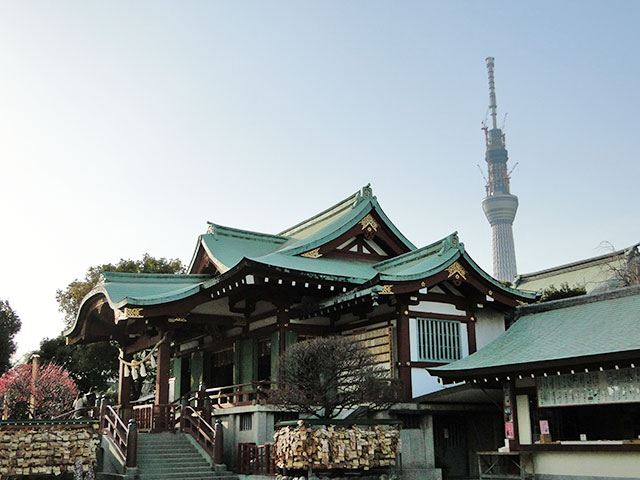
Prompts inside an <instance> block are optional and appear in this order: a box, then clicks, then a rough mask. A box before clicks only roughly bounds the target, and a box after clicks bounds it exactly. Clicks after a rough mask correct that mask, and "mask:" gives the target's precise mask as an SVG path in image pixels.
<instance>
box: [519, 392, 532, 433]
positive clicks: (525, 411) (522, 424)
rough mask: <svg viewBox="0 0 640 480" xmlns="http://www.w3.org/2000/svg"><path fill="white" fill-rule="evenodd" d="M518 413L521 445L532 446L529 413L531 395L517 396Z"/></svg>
mask: <svg viewBox="0 0 640 480" xmlns="http://www.w3.org/2000/svg"><path fill="white" fill-rule="evenodd" d="M516 412H517V417H518V439H519V441H520V444H521V445H531V442H532V437H531V419H530V412H529V395H516Z"/></svg>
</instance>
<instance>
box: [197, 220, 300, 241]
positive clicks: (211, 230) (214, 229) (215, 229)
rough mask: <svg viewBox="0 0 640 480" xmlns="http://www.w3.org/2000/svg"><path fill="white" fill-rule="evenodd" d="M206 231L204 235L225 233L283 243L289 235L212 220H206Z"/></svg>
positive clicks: (229, 235)
mask: <svg viewBox="0 0 640 480" xmlns="http://www.w3.org/2000/svg"><path fill="white" fill-rule="evenodd" d="M207 225H208V228H207V233H205V234H204V235H213V236H214V238H215V236H216V235H225V236H228V237H238V238H247V239H251V240H268V241H272V242H274V243H284V242H286V241H287V240H289V237H286V236H284V235H273V234H271V233H262V232H255V231H253V230H243V229H240V228H234V227H226V226H224V225H219V224H217V223H213V222H207Z"/></svg>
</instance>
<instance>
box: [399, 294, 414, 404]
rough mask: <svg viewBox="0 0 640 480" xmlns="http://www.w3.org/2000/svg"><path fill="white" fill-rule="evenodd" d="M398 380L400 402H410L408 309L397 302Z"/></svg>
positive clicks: (405, 305)
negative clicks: (400, 384)
mask: <svg viewBox="0 0 640 480" xmlns="http://www.w3.org/2000/svg"><path fill="white" fill-rule="evenodd" d="M397 313H398V325H397V332H398V363H397V366H398V378H399V379H400V381H401V382H402V396H401V400H402V401H404V402H408V401H411V399H412V398H413V392H412V385H411V348H410V347H411V345H410V343H411V340H410V335H409V307H408V305H407V304H405V303H400V302H398V307H397Z"/></svg>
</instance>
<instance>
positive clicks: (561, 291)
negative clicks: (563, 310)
mask: <svg viewBox="0 0 640 480" xmlns="http://www.w3.org/2000/svg"><path fill="white" fill-rule="evenodd" d="M540 293H542V297H540V301H541V302H549V301H551V300H559V299H561V298H570V297H577V296H578V295H584V294H585V293H587V289H586V288H585V287H584V285H574V286H573V287H570V286H569V284H568V283H567V282H564V283H561V284H560V288H556V287H555V285H553V284H551V285H549V286H548V287H547V288H545V289H543V290H542V292H540Z"/></svg>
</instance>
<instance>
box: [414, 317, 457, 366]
mask: <svg viewBox="0 0 640 480" xmlns="http://www.w3.org/2000/svg"><path fill="white" fill-rule="evenodd" d="M416 323H417V328H418V360H420V361H431V362H452V361H454V360H459V359H460V358H462V343H461V335H460V322H455V321H450V320H435V319H431V318H417V319H416Z"/></svg>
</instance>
